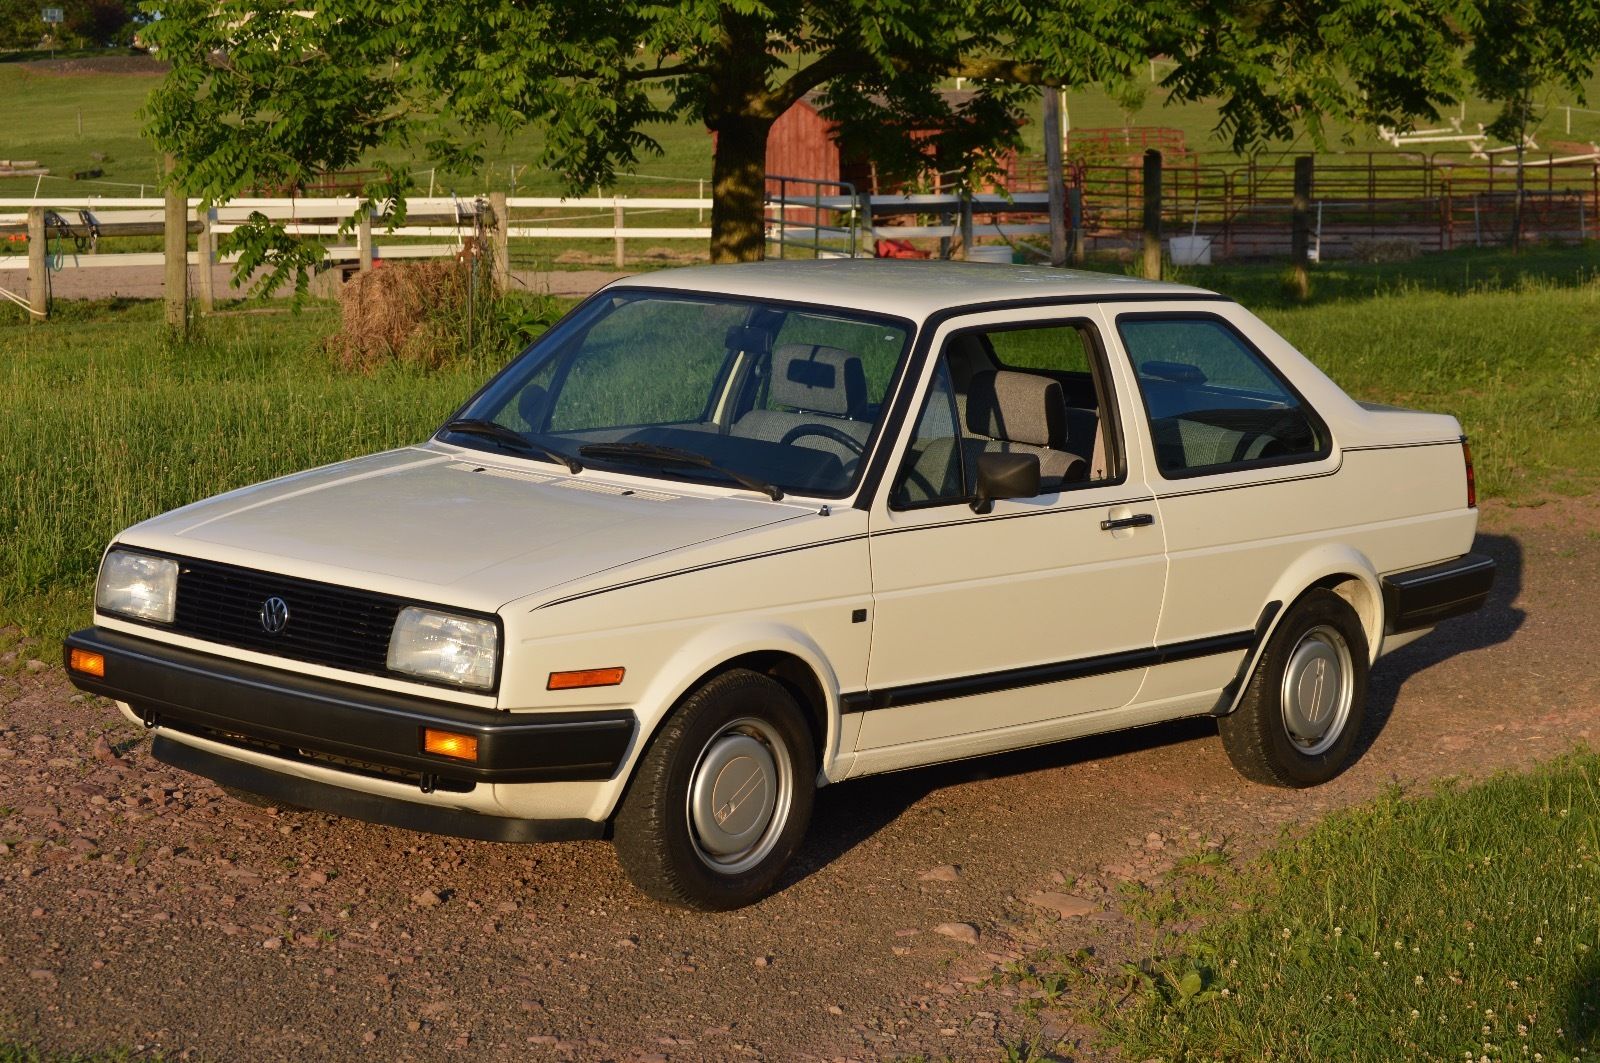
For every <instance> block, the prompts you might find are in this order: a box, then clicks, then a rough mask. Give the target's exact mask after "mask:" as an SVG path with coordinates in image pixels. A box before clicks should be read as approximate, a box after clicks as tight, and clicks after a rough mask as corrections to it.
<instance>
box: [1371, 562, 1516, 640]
mask: <svg viewBox="0 0 1600 1063" xmlns="http://www.w3.org/2000/svg"><path fill="white" fill-rule="evenodd" d="M1494 567H1495V566H1494V558H1492V557H1488V556H1486V555H1484V554H1466V555H1464V556H1462V557H1458V558H1456V559H1455V560H1453V561H1441V562H1440V563H1439V564H1437V565H1428V566H1427V567H1425V568H1413V569H1410V570H1408V571H1405V572H1394V573H1391V574H1389V575H1387V576H1385V577H1383V618H1384V619H1383V630H1384V633H1385V634H1388V635H1398V634H1401V633H1402V632H1406V631H1415V630H1417V629H1418V628H1425V627H1432V626H1433V625H1435V624H1437V623H1439V621H1441V620H1448V619H1449V618H1450V617H1452V616H1460V615H1462V614H1463V613H1470V612H1473V611H1474V610H1476V609H1479V608H1482V606H1483V603H1484V602H1485V601H1487V600H1488V598H1489V590H1490V588H1492V587H1493V586H1494Z"/></svg>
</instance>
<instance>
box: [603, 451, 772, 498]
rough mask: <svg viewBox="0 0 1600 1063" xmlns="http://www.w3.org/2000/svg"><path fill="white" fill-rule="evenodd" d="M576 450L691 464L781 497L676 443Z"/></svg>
mask: <svg viewBox="0 0 1600 1063" xmlns="http://www.w3.org/2000/svg"><path fill="white" fill-rule="evenodd" d="M578 453H579V454H582V455H583V456H584V457H586V458H616V459H618V460H621V461H636V462H643V463H647V464H650V465H693V466H694V467H696V468H699V469H709V470H710V471H712V472H714V473H717V474H719V475H722V476H726V477H727V478H728V479H730V480H732V481H734V482H735V483H737V484H739V485H740V486H743V487H748V488H749V489H750V490H752V491H760V492H761V493H762V494H764V495H766V496H767V497H768V498H770V499H772V500H773V501H774V502H776V501H778V500H779V499H781V498H782V497H783V490H782V489H781V488H778V487H775V486H774V485H772V484H769V483H767V482H766V481H765V480H758V479H757V478H756V477H754V476H746V475H745V474H744V473H742V472H736V471H734V470H733V469H729V468H727V467H725V466H722V465H718V464H717V463H716V462H714V461H712V460H711V459H710V458H708V457H706V456H705V455H704V454H697V453H695V452H694V451H692V450H681V449H679V448H678V447H663V446H660V445H658V444H655V443H589V444H587V445H585V446H581V447H579V448H578Z"/></svg>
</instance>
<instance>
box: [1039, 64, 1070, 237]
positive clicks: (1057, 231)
mask: <svg viewBox="0 0 1600 1063" xmlns="http://www.w3.org/2000/svg"><path fill="white" fill-rule="evenodd" d="M1044 168H1045V184H1046V187H1047V188H1048V190H1049V193H1050V264H1051V265H1052V266H1065V265H1066V264H1067V176H1066V174H1065V173H1064V172H1063V171H1062V162H1061V90H1060V89H1058V88H1054V87H1052V86H1047V87H1046V88H1045V90H1044Z"/></svg>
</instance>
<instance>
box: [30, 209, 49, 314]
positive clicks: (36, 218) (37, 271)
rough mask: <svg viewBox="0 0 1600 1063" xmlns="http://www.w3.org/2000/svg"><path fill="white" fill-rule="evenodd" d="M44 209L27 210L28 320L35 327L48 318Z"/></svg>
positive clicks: (47, 264) (47, 274)
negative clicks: (29, 311) (29, 310)
mask: <svg viewBox="0 0 1600 1063" xmlns="http://www.w3.org/2000/svg"><path fill="white" fill-rule="evenodd" d="M47 252H48V248H46V247H45V232H44V208H43V207H29V208H28V306H29V308H30V309H31V310H32V311H33V312H32V313H30V314H29V315H28V320H29V321H31V322H33V323H34V324H35V325H37V324H39V323H41V322H43V321H44V320H45V319H46V318H48V317H49V316H50V264H49V262H47V261H46V257H47Z"/></svg>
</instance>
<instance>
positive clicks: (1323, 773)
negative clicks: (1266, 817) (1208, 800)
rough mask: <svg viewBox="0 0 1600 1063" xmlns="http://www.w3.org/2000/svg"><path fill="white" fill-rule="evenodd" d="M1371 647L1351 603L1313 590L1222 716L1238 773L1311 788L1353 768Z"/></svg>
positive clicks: (1293, 611)
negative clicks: (1231, 708) (1234, 704)
mask: <svg viewBox="0 0 1600 1063" xmlns="http://www.w3.org/2000/svg"><path fill="white" fill-rule="evenodd" d="M1367 653H1368V650H1367V636H1366V631H1365V630H1364V629H1363V628H1362V626H1361V618H1360V617H1358V616H1357V615H1356V612H1355V610H1354V609H1352V608H1351V607H1350V604H1349V603H1348V602H1346V601H1345V600H1344V599H1343V598H1341V597H1339V596H1338V595H1337V594H1335V593H1333V592H1332V591H1330V590H1326V589H1323V588H1320V587H1319V588H1315V589H1313V590H1310V591H1307V592H1306V594H1305V595H1304V596H1302V597H1301V598H1300V600H1299V601H1297V602H1296V603H1295V604H1294V607H1293V608H1292V609H1290V610H1289V613H1288V615H1286V616H1285V617H1284V618H1283V622H1282V623H1280V624H1279V625H1278V630H1276V631H1274V632H1273V634H1272V638H1271V639H1270V640H1269V641H1268V642H1267V648H1266V651H1265V652H1264V653H1262V655H1261V659H1260V660H1259V661H1257V662H1256V667H1255V671H1254V672H1252V673H1251V675H1250V685H1249V686H1247V687H1246V688H1245V692H1244V697H1243V698H1241V699H1240V701H1239V707H1238V708H1237V709H1236V710H1234V712H1233V713H1232V714H1231V715H1228V716H1224V717H1222V718H1221V719H1220V720H1218V721H1217V730H1218V732H1219V733H1220V734H1221V736H1222V745H1223V748H1224V749H1226V750H1227V751H1228V759H1230V760H1231V761H1233V766H1234V767H1235V768H1236V769H1237V770H1238V771H1239V773H1240V774H1241V775H1243V776H1244V777H1245V778H1247V779H1251V780H1253V781H1255V782H1259V783H1266V784H1267V785H1269V786H1289V787H1305V786H1315V785H1317V784H1318V783H1324V782H1327V781H1328V780H1329V779H1332V778H1333V777H1334V776H1336V775H1338V774H1339V773H1340V772H1342V771H1344V769H1345V768H1347V767H1349V765H1350V761H1351V758H1352V757H1353V755H1354V754H1355V751H1356V747H1357V743H1358V742H1359V741H1360V738H1361V732H1362V729H1363V726H1364V723H1365V720H1366V712H1367Z"/></svg>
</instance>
